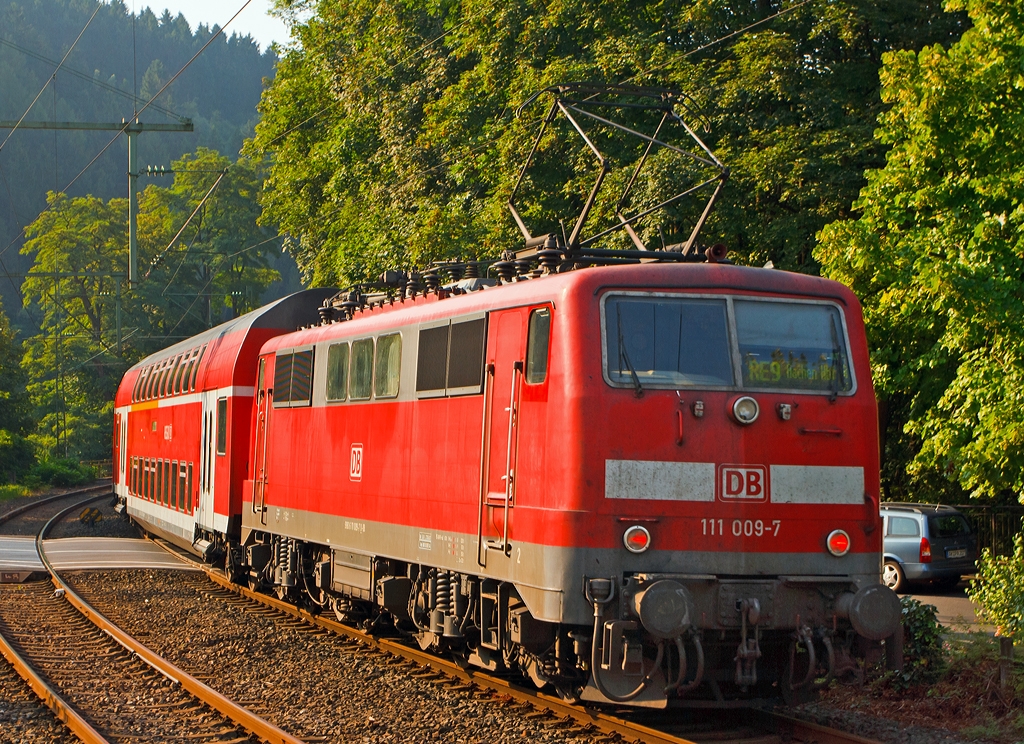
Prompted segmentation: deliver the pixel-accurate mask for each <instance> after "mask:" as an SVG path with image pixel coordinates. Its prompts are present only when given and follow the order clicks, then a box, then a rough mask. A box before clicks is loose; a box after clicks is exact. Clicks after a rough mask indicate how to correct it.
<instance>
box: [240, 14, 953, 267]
mask: <svg viewBox="0 0 1024 744" xmlns="http://www.w3.org/2000/svg"><path fill="white" fill-rule="evenodd" d="M278 5H279V8H281V10H282V12H284V13H285V14H286V15H287V14H292V16H293V17H295V18H305V17H307V16H308V20H307V21H304V22H296V24H295V26H294V27H293V35H294V37H295V39H296V40H297V43H296V44H295V45H294V46H293V47H292V48H290V49H289V50H288V51H287V52H286V53H285V55H284V57H283V59H282V60H281V62H280V63H279V66H278V72H277V76H276V77H275V80H274V81H273V83H272V84H271V86H270V87H269V88H268V89H267V90H266V91H265V93H264V95H263V99H262V101H261V104H260V111H261V113H262V119H261V121H260V123H259V124H258V125H257V129H256V136H255V139H254V140H253V141H252V142H251V143H249V144H248V145H247V147H248V148H249V152H250V153H251V154H256V155H259V154H263V153H271V155H272V158H273V162H272V168H271V171H270V176H269V180H268V184H267V189H266V191H265V193H264V205H265V207H266V212H265V215H266V217H267V218H268V219H271V220H274V221H275V222H277V223H278V224H280V225H281V227H282V228H283V229H284V230H286V231H287V232H288V233H289V234H290V235H291V236H292V238H293V241H294V242H293V245H292V249H293V251H294V253H295V255H296V258H297V260H298V262H299V264H300V267H301V268H302V269H303V271H304V272H305V273H306V275H307V276H309V277H311V278H312V279H313V280H314V281H316V282H319V283H337V282H343V281H345V280H352V279H358V278H362V277H365V276H372V275H373V274H374V273H376V272H377V271H378V270H379V269H381V268H383V267H386V266H393V265H409V264H413V265H415V264H423V263H425V262H427V261H429V260H431V259H436V258H439V257H445V256H457V255H463V256H466V255H492V256H493V255H496V254H497V253H498V252H500V251H501V250H503V249H507V248H515V247H519V246H520V245H521V238H520V237H519V236H518V233H517V232H516V231H515V230H514V225H513V223H512V221H511V219H510V218H509V216H508V213H507V209H506V206H505V201H506V199H507V198H508V196H509V194H510V193H511V190H512V184H513V183H514V180H515V178H516V176H517V173H518V167H519V165H520V164H521V163H522V162H523V160H524V158H525V155H526V153H527V151H528V149H529V144H530V141H531V139H532V137H533V135H534V131H535V127H536V125H537V123H538V122H539V119H540V118H541V117H543V115H544V104H541V103H537V104H534V105H533V106H530V107H527V109H526V110H525V111H524V113H523V115H522V116H521V117H519V118H516V117H515V116H514V114H515V111H516V109H517V107H519V106H520V105H521V104H523V103H524V102H525V101H527V99H528V98H529V97H530V96H531V95H532V94H534V93H535V92H537V91H539V90H541V89H543V88H545V87H546V86H549V85H552V84H556V83H563V82H570V81H585V82H596V83H623V82H626V83H630V84H635V85H655V86H667V87H671V88H677V89H680V90H682V91H684V92H686V93H688V94H689V95H690V96H691V97H692V104H691V109H692V111H691V115H692V117H693V120H694V123H695V124H697V125H699V124H701V123H706V124H707V125H708V130H709V131H708V132H706V133H704V136H705V137H706V139H707V141H708V143H709V144H710V145H711V146H712V147H713V148H714V149H715V150H716V152H717V153H718V154H719V155H720V157H721V158H722V160H723V161H724V162H725V163H726V165H728V166H730V167H731V169H732V174H733V177H732V179H731V181H730V184H729V186H728V188H727V191H726V193H725V194H724V195H723V198H722V200H721V202H720V204H721V205H722V206H721V207H720V208H719V209H718V211H717V212H716V213H715V214H714V215H713V217H712V221H711V222H710V223H709V224H708V226H707V228H706V230H705V236H706V238H705V239H706V241H707V242H709V243H710V242H715V241H717V240H723V241H724V242H726V243H727V245H728V246H729V247H730V248H731V249H732V250H733V251H735V252H737V254H738V255H739V257H740V258H741V260H744V261H749V262H760V263H763V262H764V261H765V260H769V259H771V260H773V261H774V262H775V263H776V264H777V265H779V266H782V267H786V268H793V269H799V270H804V271H812V272H813V271H816V269H817V265H816V263H815V262H814V260H813V258H812V256H811V248H812V246H813V243H814V234H815V232H816V231H817V230H819V229H820V228H821V227H822V226H823V225H824V224H826V223H827V222H829V221H831V220H833V219H835V218H837V217H842V216H844V215H846V214H848V213H849V204H850V203H851V201H852V200H853V199H854V197H855V196H856V194H857V192H858V190H859V188H860V187H861V186H862V185H863V176H862V172H863V170H864V168H865V167H869V166H878V165H880V164H881V163H882V153H883V151H884V148H883V146H882V145H881V144H880V143H878V142H876V141H874V140H873V139H872V136H871V133H872V130H873V127H874V122H875V118H876V116H877V114H878V113H879V111H880V110H881V103H880V101H879V100H878V79H877V69H878V66H879V64H880V59H881V57H882V55H883V53H885V52H886V51H889V50H892V49H902V48H911V49H919V48H921V47H922V46H923V45H925V44H928V43H934V42H936V41H943V42H949V41H952V40H955V39H956V38H957V37H958V36H959V34H960V32H961V30H962V26H963V21H964V18H963V16H962V15H958V14H945V13H943V12H942V10H941V8H940V6H939V4H938V3H937V2H910V3H908V2H902V1H897V0H887V1H886V2H881V3H878V2H867V1H866V0H865V1H863V2H860V1H857V0H839V1H837V2H831V3H827V4H825V3H808V4H804V5H800V6H799V7H791V6H792V4H791V3H782V2H780V1H779V0H768V1H766V0H749V1H748V2H741V3H721V2H715V1H714V0H694V1H693V2H689V3H685V4H676V3H670V4H666V3H662V2H650V1H646V2H643V1H640V0H632V1H625V2H617V3H606V2H591V1H589V0H588V1H585V2H581V3H561V2H548V1H546V0H511V1H510V2H502V3H496V2H494V1H493V0H443V1H442V2H430V3H427V2H407V1H404V0H403V1H402V2H397V1H396V0H383V1H381V2H378V1H376V0H374V1H373V2H370V1H369V0H319V1H314V0H306V1H301V0H294V1H291V2H289V0H280V1H279V4H278ZM782 10H786V11H787V12H786V13H785V14H783V15H780V16H778V17H775V18H772V16H773V15H774V14H776V13H779V12H780V11H782ZM768 19H771V20H768ZM758 21H768V22H767V23H764V24H763V25H759V26H757V27H755V28H752V29H750V30H749V31H747V32H745V33H742V34H739V35H738V36H736V37H735V38H733V37H730V34H732V33H733V32H737V31H740V30H741V29H743V28H745V27H747V26H749V25H750V24H752V23H756V22H758ZM723 37H724V38H725V40H724V41H722V42H721V43H716V42H717V41H718V40H720V39H723ZM566 142H567V140H565V139H564V138H562V139H560V138H559V137H552V138H551V139H550V140H549V141H547V142H545V143H543V144H542V155H544V154H546V155H548V156H549V157H548V158H547V161H546V162H547V166H546V169H538V170H537V171H535V172H534V173H532V174H531V181H530V186H531V189H532V193H533V194H534V195H535V197H534V198H536V199H537V200H538V206H536V207H535V210H536V212H537V213H540V214H544V213H546V212H559V211H562V212H565V211H567V209H568V208H570V207H572V206H573V205H575V204H577V203H578V202H579V201H580V195H581V194H585V193H586V190H587V189H588V188H589V185H590V183H591V182H592V180H593V163H592V158H590V157H589V156H587V155H586V154H585V152H584V151H583V150H582V148H578V149H576V150H572V149H567V145H566ZM654 166H655V167H654V168H652V170H651V175H650V177H649V178H648V180H646V181H645V182H644V183H642V184H640V188H639V189H638V192H639V193H647V192H653V191H655V190H657V189H658V188H659V187H661V186H664V183H662V181H665V180H666V179H668V180H671V178H672V177H673V173H672V170H671V168H669V167H666V166H664V164H661V163H658V162H655V163H654ZM588 169H589V170H588ZM562 216H564V217H569V216H570V215H569V214H563V215H562ZM693 217H694V215H693V214H689V213H686V211H685V208H683V209H681V211H680V212H679V214H677V215H675V216H674V217H672V219H676V220H677V221H678V222H679V223H682V222H685V221H686V220H690V224H691V225H692V219H693Z"/></svg>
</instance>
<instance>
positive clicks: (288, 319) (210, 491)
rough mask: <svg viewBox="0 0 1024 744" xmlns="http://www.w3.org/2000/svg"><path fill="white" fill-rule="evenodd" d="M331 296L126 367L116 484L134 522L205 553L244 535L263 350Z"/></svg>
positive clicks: (291, 300) (117, 416)
mask: <svg viewBox="0 0 1024 744" xmlns="http://www.w3.org/2000/svg"><path fill="white" fill-rule="evenodd" d="M331 294H333V291H329V290H324V289H317V290H309V291H306V292H300V293H298V294H295V295H292V296H290V297H286V298H284V299H282V300H279V301H278V302H275V303H273V304H270V305H267V306H266V307H263V308H260V309H259V310H256V311H253V312H251V313H248V314H246V315H243V316H241V317H239V318H236V319H234V320H232V321H229V322H227V323H225V324H223V325H220V326H218V327H216V328H214V329H212V330H210V331H207V332H206V333H203V334H200V335H198V336H195V337H193V338H190V339H188V340H187V341H183V342H181V343H179V344H176V345H174V346H171V347H169V348H167V349H165V350H163V351H161V352H159V353H157V354H154V355H152V356H150V357H147V358H146V359H143V360H142V361H141V362H139V363H138V364H136V365H135V366H134V367H132V368H131V369H129V370H128V372H127V373H125V376H124V379H123V380H122V382H121V386H120V387H119V389H118V391H117V395H116V398H115V402H114V405H115V410H114V431H115V437H114V462H115V468H114V488H115V491H116V493H117V495H118V496H119V497H120V498H121V499H122V500H123V503H124V505H125V507H126V510H127V512H128V514H129V515H130V516H131V517H132V518H133V519H136V520H138V521H139V522H141V523H143V524H145V526H146V527H147V529H149V530H150V531H152V532H154V533H156V534H159V535H162V536H164V537H166V538H168V539H169V540H171V541H172V542H174V543H176V544H179V545H182V546H185V547H188V548H190V549H193V550H196V551H198V552H199V553H200V554H206V555H208V554H210V552H211V551H212V549H213V548H214V547H215V546H217V545H221V546H223V544H224V541H225V540H226V539H227V538H228V537H230V536H232V535H235V536H237V535H238V530H239V521H240V520H239V512H240V509H241V493H242V481H243V480H244V478H245V472H246V465H247V462H246V456H247V453H248V449H249V427H250V422H251V419H252V413H251V412H252V397H253V384H254V381H255V369H256V364H255V360H256V355H257V352H258V351H259V347H260V345H261V344H263V343H264V342H265V341H266V340H267V339H269V338H271V337H273V336H275V335H277V334H280V333H284V332H286V331H291V330H294V329H295V327H296V326H298V325H300V324H302V323H312V322H315V321H316V320H317V317H318V316H317V307H318V306H319V305H320V304H321V303H322V302H323V300H324V299H325V298H327V297H329V296H330V295H331Z"/></svg>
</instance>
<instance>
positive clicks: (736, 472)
mask: <svg viewBox="0 0 1024 744" xmlns="http://www.w3.org/2000/svg"><path fill="white" fill-rule="evenodd" d="M718 498H719V500H720V501H766V500H767V499H768V468H766V467H765V466H764V465H719V466H718Z"/></svg>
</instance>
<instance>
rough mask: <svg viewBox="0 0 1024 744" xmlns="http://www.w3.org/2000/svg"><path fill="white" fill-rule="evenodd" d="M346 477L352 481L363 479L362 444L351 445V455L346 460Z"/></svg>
mask: <svg viewBox="0 0 1024 744" xmlns="http://www.w3.org/2000/svg"><path fill="white" fill-rule="evenodd" d="M348 478H349V480H354V481H357V480H362V479H363V445H361V444H353V445H352V457H351V459H350V460H349V461H348Z"/></svg>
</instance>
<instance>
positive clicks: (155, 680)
mask: <svg viewBox="0 0 1024 744" xmlns="http://www.w3.org/2000/svg"><path fill="white" fill-rule="evenodd" d="M67 496H68V495H67V494H64V495H62V496H61V498H67ZM102 496H103V495H100V496H93V497H90V498H87V499H86V500H85V501H82V502H79V503H76V504H73V505H72V506H70V507H68V508H67V509H64V510H63V511H61V512H59V513H58V514H57V515H56V516H54V517H53V518H52V519H51V520H50V521H49V522H48V523H47V525H46V526H45V527H44V528H43V529H42V530H41V531H40V532H39V535H38V536H37V538H36V549H37V551H38V552H39V555H40V558H41V560H42V561H43V563H44V565H46V567H47V570H48V571H49V572H50V576H51V581H52V586H51V584H49V583H45V582H31V583H27V584H6V585H3V586H0V651H2V653H3V655H4V656H5V657H6V658H7V659H8V661H9V662H10V663H11V664H12V665H13V666H14V668H15V669H16V670H17V671H18V673H19V674H21V675H22V677H24V678H25V679H26V681H27V682H28V683H29V685H30V686H31V687H32V689H33V690H34V691H35V692H36V694H37V695H38V696H39V697H40V698H41V699H43V700H44V701H45V702H46V704H47V706H48V707H50V708H51V710H53V711H54V713H55V714H56V716H57V717H58V718H59V719H60V720H62V721H64V722H65V723H66V724H67V726H68V728H70V729H71V731H72V732H73V733H74V734H75V735H76V736H78V737H79V738H80V739H82V740H83V741H85V742H88V743H90V744H91V743H93V742H95V743H97V744H100V743H102V742H111V743H112V744H113V743H114V742H122V741H124V742H129V741H139V740H154V741H170V740H174V739H181V738H182V737H183V736H185V737H187V738H188V739H189V740H191V741H196V742H247V741H255V740H257V739H262V740H264V741H270V742H281V743H282V744H298V742H299V740H298V739H295V738H294V737H292V736H290V735H289V734H287V733H286V732H284V731H282V730H281V729H279V728H277V727H276V726H273V725H272V724H270V723H268V722H267V721H265V720H263V719H262V718H260V717H259V716H256V715H254V714H253V713H251V712H250V711H248V710H246V709H244V708H242V707H240V706H238V705H236V704H235V703H233V702H231V701H230V700H228V699H226V698H224V697H223V696H221V695H219V694H218V693H217V692H216V691H214V690H212V689H211V688H209V687H207V686H206V685H204V684H203V683H202V682H200V681H198V680H197V679H195V678H194V677H191V676H190V675H188V674H186V673H185V672H183V671H181V670H179V669H177V668H176V667H174V666H173V665H172V664H170V663H169V662H167V661H165V660H164V659H162V658H160V657H159V656H157V655H156V654H154V653H153V652H152V651H150V650H149V649H147V648H146V647H145V646H143V645H142V644H140V643H138V642H137V641H135V640H134V639H133V638H131V637H130V636H128V635H127V634H126V633H124V632H123V631H121V630H120V629H119V628H117V627H116V626H114V625H113V624H111V623H110V622H109V621H107V620H106V618H104V617H103V616H102V615H101V614H100V613H98V612H96V611H95V610H94V609H93V608H92V607H90V606H89V605H88V604H86V603H85V602H84V601H82V599H81V598H80V597H78V596H77V595H76V594H75V592H74V591H73V590H72V589H71V587H70V586H68V585H67V584H66V583H65V582H64V580H63V579H62V578H61V577H60V576H59V575H58V574H57V573H56V572H55V571H54V570H53V568H52V567H51V566H50V565H49V562H48V561H47V558H46V555H45V551H44V550H43V545H42V541H43V538H44V536H45V535H46V533H47V531H48V530H49V529H50V527H51V526H52V525H53V524H55V523H56V522H57V521H58V520H59V519H60V518H61V517H62V516H63V515H64V514H65V513H68V512H70V511H72V510H75V509H78V508H80V507H81V506H83V505H84V504H86V503H88V502H89V501H92V500H95V499H96V498H102ZM53 500H56V499H53ZM40 505H41V503H40V504H34V505H33V506H40ZM19 513H23V512H19ZM8 518H10V517H9V516H8ZM183 732H187V733H184V734H183Z"/></svg>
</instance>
